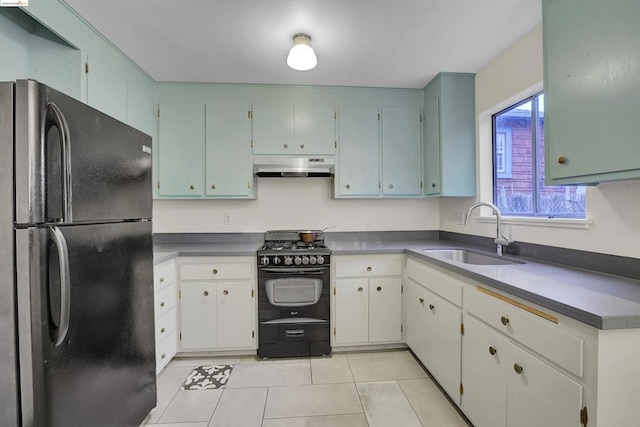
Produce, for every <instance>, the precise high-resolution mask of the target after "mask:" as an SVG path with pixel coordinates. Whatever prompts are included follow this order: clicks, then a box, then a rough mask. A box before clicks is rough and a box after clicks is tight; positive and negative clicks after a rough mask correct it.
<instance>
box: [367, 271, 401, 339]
mask: <svg viewBox="0 0 640 427" xmlns="http://www.w3.org/2000/svg"><path fill="white" fill-rule="evenodd" d="M401 288H402V279H400V278H399V277H397V278H389V279H370V280H369V342H389V341H400V340H401V339H402V330H401V327H402V289H401Z"/></svg>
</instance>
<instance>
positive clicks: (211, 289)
mask: <svg viewBox="0 0 640 427" xmlns="http://www.w3.org/2000/svg"><path fill="white" fill-rule="evenodd" d="M180 292H181V294H182V298H181V300H180V325H181V331H182V349H183V350H193V349H212V348H215V347H216V345H217V342H218V337H217V328H218V325H217V320H216V319H217V314H216V285H215V283H213V282H201V283H184V284H183V285H182V288H181V291H180Z"/></svg>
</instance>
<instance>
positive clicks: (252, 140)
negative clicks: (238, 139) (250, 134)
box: [251, 139, 253, 148]
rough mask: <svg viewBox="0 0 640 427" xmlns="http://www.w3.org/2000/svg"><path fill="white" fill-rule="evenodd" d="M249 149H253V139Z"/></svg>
mask: <svg viewBox="0 0 640 427" xmlns="http://www.w3.org/2000/svg"><path fill="white" fill-rule="evenodd" d="M251 148H253V139H252V140H251Z"/></svg>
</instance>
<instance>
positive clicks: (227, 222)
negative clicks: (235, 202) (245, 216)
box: [224, 213, 231, 225]
mask: <svg viewBox="0 0 640 427" xmlns="http://www.w3.org/2000/svg"><path fill="white" fill-rule="evenodd" d="M224 225H231V214H230V213H226V214H224Z"/></svg>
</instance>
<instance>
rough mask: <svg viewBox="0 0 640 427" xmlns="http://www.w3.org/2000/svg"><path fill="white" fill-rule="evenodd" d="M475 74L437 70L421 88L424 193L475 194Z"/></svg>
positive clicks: (447, 195)
mask: <svg viewBox="0 0 640 427" xmlns="http://www.w3.org/2000/svg"><path fill="white" fill-rule="evenodd" d="M474 81H475V76H474V75H473V74H458V73H440V74H438V76H437V77H436V78H434V79H433V80H432V81H431V82H430V83H429V84H428V85H427V87H426V88H425V91H424V116H425V117H424V121H423V123H424V144H425V147H424V168H425V182H424V184H425V194H426V195H427V196H439V197H456V196H457V197H473V196H474V195H475V193H476V156H475V153H476V150H475V82H474Z"/></svg>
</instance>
